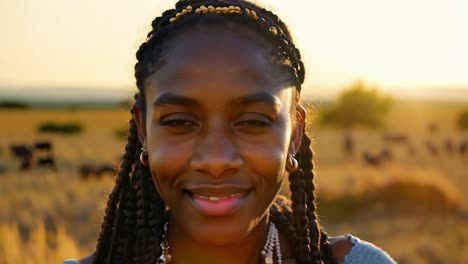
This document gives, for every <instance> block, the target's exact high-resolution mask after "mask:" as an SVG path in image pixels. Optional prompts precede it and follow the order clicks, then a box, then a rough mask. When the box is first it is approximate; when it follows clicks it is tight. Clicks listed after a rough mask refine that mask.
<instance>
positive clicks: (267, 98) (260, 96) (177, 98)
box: [153, 92, 281, 108]
mask: <svg viewBox="0 0 468 264" xmlns="http://www.w3.org/2000/svg"><path fill="white" fill-rule="evenodd" d="M255 103H264V104H268V105H272V106H275V107H279V106H280V105H281V103H280V101H279V100H278V99H276V98H275V97H273V96H272V95H271V94H269V93H267V92H258V93H254V94H249V95H244V96H240V97H238V98H235V99H233V100H231V101H230V102H229V104H231V105H239V106H246V105H249V104H255ZM166 105H184V106H189V107H193V106H199V105H200V104H199V103H198V102H197V100H195V99H193V98H190V97H187V96H184V95H179V94H174V93H170V92H168V93H164V94H162V95H160V96H158V98H156V99H155V100H154V101H153V107H154V108H157V107H162V106H166Z"/></svg>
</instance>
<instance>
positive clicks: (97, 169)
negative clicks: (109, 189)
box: [79, 163, 117, 180]
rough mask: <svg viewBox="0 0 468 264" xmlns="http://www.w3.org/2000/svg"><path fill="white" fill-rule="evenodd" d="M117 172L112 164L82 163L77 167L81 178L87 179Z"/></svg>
mask: <svg viewBox="0 0 468 264" xmlns="http://www.w3.org/2000/svg"><path fill="white" fill-rule="evenodd" d="M116 173H117V171H116V169H115V166H113V165H112V164H105V163H104V164H98V165H94V166H93V165H91V164H84V165H81V166H80V167H79V174H80V178H81V179H82V180H88V179H90V178H93V177H94V178H97V179H99V178H101V177H102V176H104V175H106V174H108V175H115V174H116Z"/></svg>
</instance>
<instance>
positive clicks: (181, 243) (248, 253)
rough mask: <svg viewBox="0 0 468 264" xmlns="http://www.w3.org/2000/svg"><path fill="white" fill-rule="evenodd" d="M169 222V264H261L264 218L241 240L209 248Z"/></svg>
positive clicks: (264, 234)
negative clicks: (170, 256)
mask: <svg viewBox="0 0 468 264" xmlns="http://www.w3.org/2000/svg"><path fill="white" fill-rule="evenodd" d="M174 225H176V223H173V222H170V223H169V233H168V240H169V244H170V251H171V255H172V262H171V264H181V263H193V264H201V263H203V264H238V263H261V253H260V252H261V251H262V249H263V246H264V245H265V241H266V238H267V234H268V217H264V220H261V221H260V223H258V224H257V225H256V227H255V228H254V229H252V230H251V232H250V233H249V234H248V235H247V236H246V237H243V238H242V239H239V240H237V241H232V242H231V243H226V244H223V245H212V244H209V243H202V242H200V241H196V240H194V239H192V238H191V237H190V236H189V235H188V234H185V233H184V232H183V231H182V230H180V229H178V228H176V227H174V228H171V226H174Z"/></svg>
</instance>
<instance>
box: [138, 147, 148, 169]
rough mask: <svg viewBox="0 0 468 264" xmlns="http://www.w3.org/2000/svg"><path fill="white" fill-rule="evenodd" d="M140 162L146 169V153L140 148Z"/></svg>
mask: <svg viewBox="0 0 468 264" xmlns="http://www.w3.org/2000/svg"><path fill="white" fill-rule="evenodd" d="M140 162H141V164H142V165H143V166H146V167H148V165H149V163H148V152H146V150H145V149H144V148H141V153H140Z"/></svg>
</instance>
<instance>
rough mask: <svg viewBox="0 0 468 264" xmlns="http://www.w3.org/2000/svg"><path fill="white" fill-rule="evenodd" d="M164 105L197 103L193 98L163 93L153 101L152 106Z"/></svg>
mask: <svg viewBox="0 0 468 264" xmlns="http://www.w3.org/2000/svg"><path fill="white" fill-rule="evenodd" d="M165 105H185V106H197V105H199V103H198V102H197V101H196V100H195V99H193V98H190V97H187V96H183V95H178V94H174V93H164V94H162V95H160V96H159V97H158V98H156V99H155V100H154V102H153V107H155V108H156V107H161V106H165Z"/></svg>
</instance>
